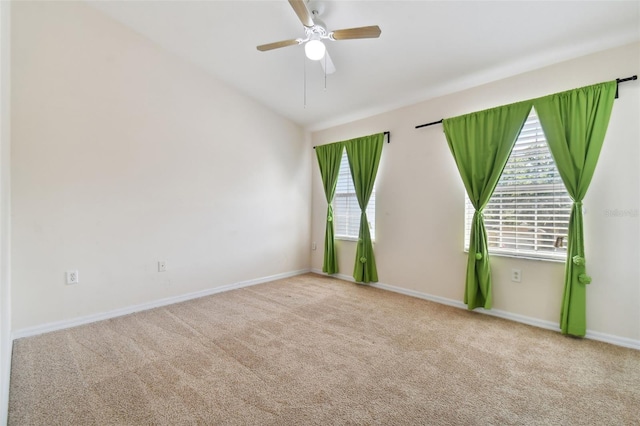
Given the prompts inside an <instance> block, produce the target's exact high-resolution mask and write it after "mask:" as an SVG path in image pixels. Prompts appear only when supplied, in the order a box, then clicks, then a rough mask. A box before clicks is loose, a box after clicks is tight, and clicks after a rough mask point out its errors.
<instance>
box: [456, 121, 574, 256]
mask: <svg viewBox="0 0 640 426" xmlns="http://www.w3.org/2000/svg"><path fill="white" fill-rule="evenodd" d="M465 198H466V204H465V213H466V214H465V248H466V249H468V248H469V233H470V230H471V220H472V218H473V213H474V208H473V205H471V202H470V201H469V198H468V197H465ZM571 206H572V201H571V198H570V197H569V194H568V193H567V190H566V188H565V186H564V184H563V183H562V179H561V178H560V174H559V173H558V169H557V167H556V165H555V162H554V161H553V157H552V156H551V151H549V147H548V145H547V140H546V138H545V136H544V133H543V131H542V127H541V126H540V121H539V120H538V116H537V115H536V113H535V110H534V109H532V111H531V114H530V115H529V117H528V118H527V121H526V123H525V124H524V127H523V128H522V131H521V132H520V135H519V137H518V140H517V141H516V143H515V145H514V147H513V151H512V152H511V156H510V157H509V161H508V162H507V165H506V166H505V169H504V172H503V173H502V177H501V178H500V181H499V182H498V185H497V187H496V189H495V191H494V193H493V196H492V197H491V200H490V201H489V203H488V204H487V206H486V207H485V209H484V223H485V228H486V231H487V238H488V246H489V252H490V253H496V254H504V255H512V256H519V257H534V258H541V259H558V260H564V259H566V256H567V233H568V227H569V215H570V213H571Z"/></svg>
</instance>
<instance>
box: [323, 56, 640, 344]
mask: <svg viewBox="0 0 640 426" xmlns="http://www.w3.org/2000/svg"><path fill="white" fill-rule="evenodd" d="M639 52H640V46H639V45H638V44H634V45H629V46H626V47H621V48H617V49H612V50H609V51H605V52H601V53H598V54H595V55H591V56H587V57H583V58H579V59H576V60H572V61H568V62H565V63H561V64H558V65H555V66H550V67H547V68H543V69H540V70H537V71H533V72H529V73H526V74H522V75H518V76H516V77H512V78H509V79H505V80H502V81H497V82H494V83H491V84H487V85H484V86H480V87H476V88H473V89H470V90H466V91H463V92H459V93H455V94H452V95H448V96H444V97H441V98H438V99H434V100H431V101H427V102H423V103H419V104H416V105H413V106H409V107H406V108H402V109H399V110H395V111H392V112H388V113H385V114H380V115H377V116H374V117H370V118H368V119H364V120H360V121H356V122H353V123H350V124H346V125H342V126H338V127H333V128H329V129H325V130H322V131H317V132H314V133H313V134H312V141H311V143H312V144H313V145H320V144H324V143H330V142H335V141H339V140H345V139H349V138H353V137H356V136H362V135H367V134H371V133H375V132H380V131H385V130H388V131H391V144H389V145H387V144H385V146H384V149H383V154H382V160H381V165H380V171H379V175H378V181H377V191H378V192H377V194H376V197H377V204H376V208H377V213H376V238H377V241H376V245H375V252H376V261H377V264H378V274H379V277H380V281H381V283H385V284H388V285H392V286H397V287H400V288H402V289H406V290H411V291H415V292H419V293H423V294H427V295H431V296H436V297H441V298H447V299H452V300H455V301H462V299H463V290H464V274H465V268H466V254H465V253H463V249H462V246H463V223H464V222H463V220H464V219H463V214H464V187H463V184H462V181H461V179H460V177H459V175H458V171H457V169H456V167H455V164H454V161H453V158H452V157H451V153H450V152H449V148H448V147H447V143H446V139H445V137H444V133H443V131H442V126H441V125H435V126H431V127H426V128H422V129H418V130H416V129H415V128H414V127H415V126H416V125H419V124H422V123H427V122H431V121H436V120H439V119H441V118H444V117H453V116H457V115H461V114H465V113H469V112H473V111H478V110H482V109H485V108H490V107H495V106H499V105H504V104H509V103H512V102H516V101H520V100H525V99H530V98H535V97H539V96H543V95H546V94H551V93H556V92H560V91H563V90H568V89H571V88H575V87H580V86H585V85H588V84H593V83H599V82H602V81H606V80H613V79H615V78H617V77H627V76H630V75H633V74H638V71H639V64H640V54H639ZM639 99H640V84H639V83H638V82H637V81H636V82H632V83H625V84H623V85H621V86H620V99H618V100H616V102H615V105H614V109H613V115H612V117H611V123H610V126H609V130H608V134H607V138H606V140H605V144H604V148H603V150H602V154H601V157H600V162H599V164H598V168H597V170H596V173H595V176H594V178H593V181H592V184H591V188H590V190H589V192H588V193H587V196H586V198H585V200H584V205H585V207H586V208H587V214H586V215H585V222H586V223H585V239H586V255H587V262H588V263H587V266H588V272H589V274H590V275H591V276H592V277H593V282H592V284H591V285H590V286H589V288H588V295H587V300H588V301H587V305H588V306H587V327H588V329H589V331H590V332H596V333H603V334H606V335H610V336H615V337H618V338H622V339H631V340H633V341H635V342H637V344H638V345H640V309H638V307H639V306H640V279H639V275H638V272H639V266H638V265H639V262H638V259H640V250H639V245H638V241H639V237H640V217H638V209H639V208H640V172H639V170H640V155H639V154H640V152H639V143H638V141H639V140H640V131H639V126H638V117H640V107H639ZM313 161H314V166H313V218H312V241H315V242H317V243H318V247H319V249H318V250H317V251H315V252H313V254H312V267H313V268H314V269H321V268H322V255H323V251H322V250H321V248H322V244H323V241H324V240H323V239H324V226H325V217H324V216H325V211H326V202H325V199H324V195H323V192H322V185H321V180H320V175H319V172H318V167H317V165H316V164H315V159H313ZM616 209H618V210H631V211H633V212H635V215H633V213H632V215H628V216H624V217H612V216H607V214H606V211H607V210H616ZM338 250H339V266H340V273H341V274H344V275H351V274H352V270H353V262H354V254H355V243H352V242H347V241H339V242H338ZM511 268H520V269H521V270H522V282H521V283H512V282H511V281H510V271H511ZM492 270H493V294H494V309H497V310H502V311H506V312H507V313H510V314H516V315H521V316H526V317H529V318H532V319H535V320H539V321H542V322H544V321H552V322H554V323H557V322H558V321H559V316H560V315H559V314H560V303H561V299H562V289H563V274H564V264H562V263H551V262H543V261H532V260H521V259H513V258H506V257H497V256H493V257H492Z"/></svg>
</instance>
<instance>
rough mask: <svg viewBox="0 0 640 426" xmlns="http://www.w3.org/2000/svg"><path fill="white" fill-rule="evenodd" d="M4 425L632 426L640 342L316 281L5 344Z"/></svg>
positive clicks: (638, 406) (638, 412)
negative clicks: (631, 344)
mask: <svg viewBox="0 0 640 426" xmlns="http://www.w3.org/2000/svg"><path fill="white" fill-rule="evenodd" d="M9 424H10V425H111V424H120V425H138V424H144V425H155V424H158V425H186V424H188V425H192V424H202V425H218V424H251V425H276V424H277V425H306V424H317V425H334V424H353V425H356V424H357V425H361V424H384V425H403V424H413V425H418V424H420V425H424V424H430V425H441V424H442V425H458V424H459V425H476V424H477V425H486V424H496V425H508V424H513V425H523V424H551V425H573V424H575V425H637V424H640V351H635V350H631V349H625V348H620V347H616V346H612V345H608V344H605V343H600V342H595V341H589V340H579V339H572V338H568V337H564V336H561V335H559V334H557V333H555V332H552V331H547V330H541V329H537V328H534V327H529V326H526V325H522V324H518V323H513V322H509V321H505V320H502V319H499V318H495V317H491V316H488V315H482V314H477V313H473V312H467V311H465V310H461V309H456V308H451V307H447V306H443V305H438V304H435V303H431V302H427V301H424V300H420V299H415V298H411V297H407V296H403V295H399V294H395V293H390V292H386V291H383V290H378V289H375V288H371V287H366V286H359V285H356V284H352V283H347V282H344V281H339V280H334V279H331V278H326V277H320V276H317V275H312V274H309V275H303V276H299V277H294V278H290V279H285V280H280V281H275V282H272V283H267V284H262V285H258V286H253V287H248V288H244V289H240V290H235V291H230V292H226V293H221V294H217V295H214V296H209V297H205V298H201V299H197V300H192V301H189V302H184V303H180V304H175V305H171V306H167V307H164V308H158V309H154V310H150V311H145V312H141V313H137V314H133V315H129V316H126V317H120V318H115V319H111V320H107V321H102V322H99V323H94V324H90V325H86V326H81V327H76V328H73V329H69V330H63V331H58V332H53V333H49V334H45V335H41V336H36V337H31V338H25V339H20V340H17V341H15V343H14V352H13V364H12V374H11V389H10V408H9Z"/></svg>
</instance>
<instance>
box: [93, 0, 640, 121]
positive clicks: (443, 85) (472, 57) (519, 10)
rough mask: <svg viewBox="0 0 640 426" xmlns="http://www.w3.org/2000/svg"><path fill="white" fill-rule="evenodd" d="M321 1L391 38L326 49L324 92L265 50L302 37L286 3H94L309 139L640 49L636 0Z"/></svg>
mask: <svg viewBox="0 0 640 426" xmlns="http://www.w3.org/2000/svg"><path fill="white" fill-rule="evenodd" d="M324 3H325V12H324V14H323V15H322V19H323V20H324V21H325V23H326V24H327V27H328V29H329V30H334V29H342V28H352V27H359V26H367V25H379V26H380V28H381V29H382V34H381V36H380V38H378V39H365V40H343V41H336V42H328V43H327V46H328V51H329V52H330V55H331V58H332V59H333V62H334V64H335V66H336V68H337V71H336V73H335V74H332V75H329V76H328V77H327V83H326V84H327V88H326V90H325V89H324V75H323V72H322V68H321V67H320V64H318V63H315V62H312V61H309V60H305V59H304V48H303V47H302V46H292V47H286V48H282V49H278V50H273V51H269V52H259V51H258V50H257V49H256V46H257V45H259V44H265V43H270V42H274V41H280V40H286V39H292V38H297V37H302V36H303V34H304V32H303V27H302V24H301V23H300V21H299V20H298V18H297V16H296V14H295V13H294V11H293V9H292V8H291V6H290V5H289V3H288V2H287V1H286V0H277V1H276V0H273V1H265V0H263V1H178V0H174V1H126V2H124V1H112V2H90V4H92V6H94V7H95V8H97V9H98V10H100V11H102V12H104V13H106V14H108V15H109V16H111V17H113V18H114V19H116V20H117V21H119V22H121V23H123V24H125V25H126V26H128V27H130V28H132V29H133V30H135V31H136V32H138V33H140V34H142V35H144V36H145V37H147V38H149V39H151V40H153V41H154V42H156V43H157V44H159V45H160V46H162V47H164V48H166V49H167V50H169V51H171V52H174V53H175V54H177V55H179V56H180V57H182V58H185V59H187V60H189V61H191V62H192V63H195V64H197V65H198V66H201V67H202V68H204V69H205V70H207V71H208V72H210V73H211V74H213V75H214V76H216V77H218V78H219V79H221V80H223V81H225V82H226V83H228V84H229V85H231V86H233V87H236V88H237V89H238V90H240V91H241V92H243V93H245V94H247V95H249V96H251V97H252V98H254V99H256V100H258V101H259V102H260V103H262V104H264V105H267V106H268V107H270V108H271V109H273V110H275V111H277V112H278V113H280V114H281V115H283V116H285V117H287V118H289V119H291V120H292V121H294V122H296V123H298V124H300V125H302V126H305V127H306V128H308V129H310V130H316V129H320V128H323V127H327V126H332V125H336V124H341V123H345V122H348V121H352V120H354V119H358V118H362V117H366V116H368V115H371V114H374V113H379V112H383V111H387V110H390V109H393V108H397V107H400V106H404V105H409V104H412V103H416V102H419V101H422V100H426V99H429V98H432V97H435V96H440V95H443V94H446V93H451V92H455V91H459V90H462V89H465V88H468V87H472V86H476V85H479V84H484V83H488V82H490V81H493V80H496V79H500V78H505V77H508V76H511V75H515V74H519V73H522V72H526V71H529V70H532V69H536V68H540V67H543V66H546V65H549V64H552V63H556V62H561V61H564V60H567V59H570V58H573V57H577V56H582V55H585V54H589V53H592V52H596V51H599V50H603V49H607V48H610V47H614V46H619V45H623V44H627V43H631V42H633V41H638V40H640V2H638V1H366V0H360V1H325V2H324ZM305 63H306V107H305V104H304V94H305V89H304V87H305V86H304V81H305V79H304V69H305ZM611 77H612V78H615V77H621V76H611Z"/></svg>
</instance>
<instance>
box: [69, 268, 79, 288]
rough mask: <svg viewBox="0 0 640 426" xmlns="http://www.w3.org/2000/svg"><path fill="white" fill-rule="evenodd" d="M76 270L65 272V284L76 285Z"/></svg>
mask: <svg viewBox="0 0 640 426" xmlns="http://www.w3.org/2000/svg"><path fill="white" fill-rule="evenodd" d="M78 282H79V280H78V270H77V269H73V270H70V271H67V284H78Z"/></svg>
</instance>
